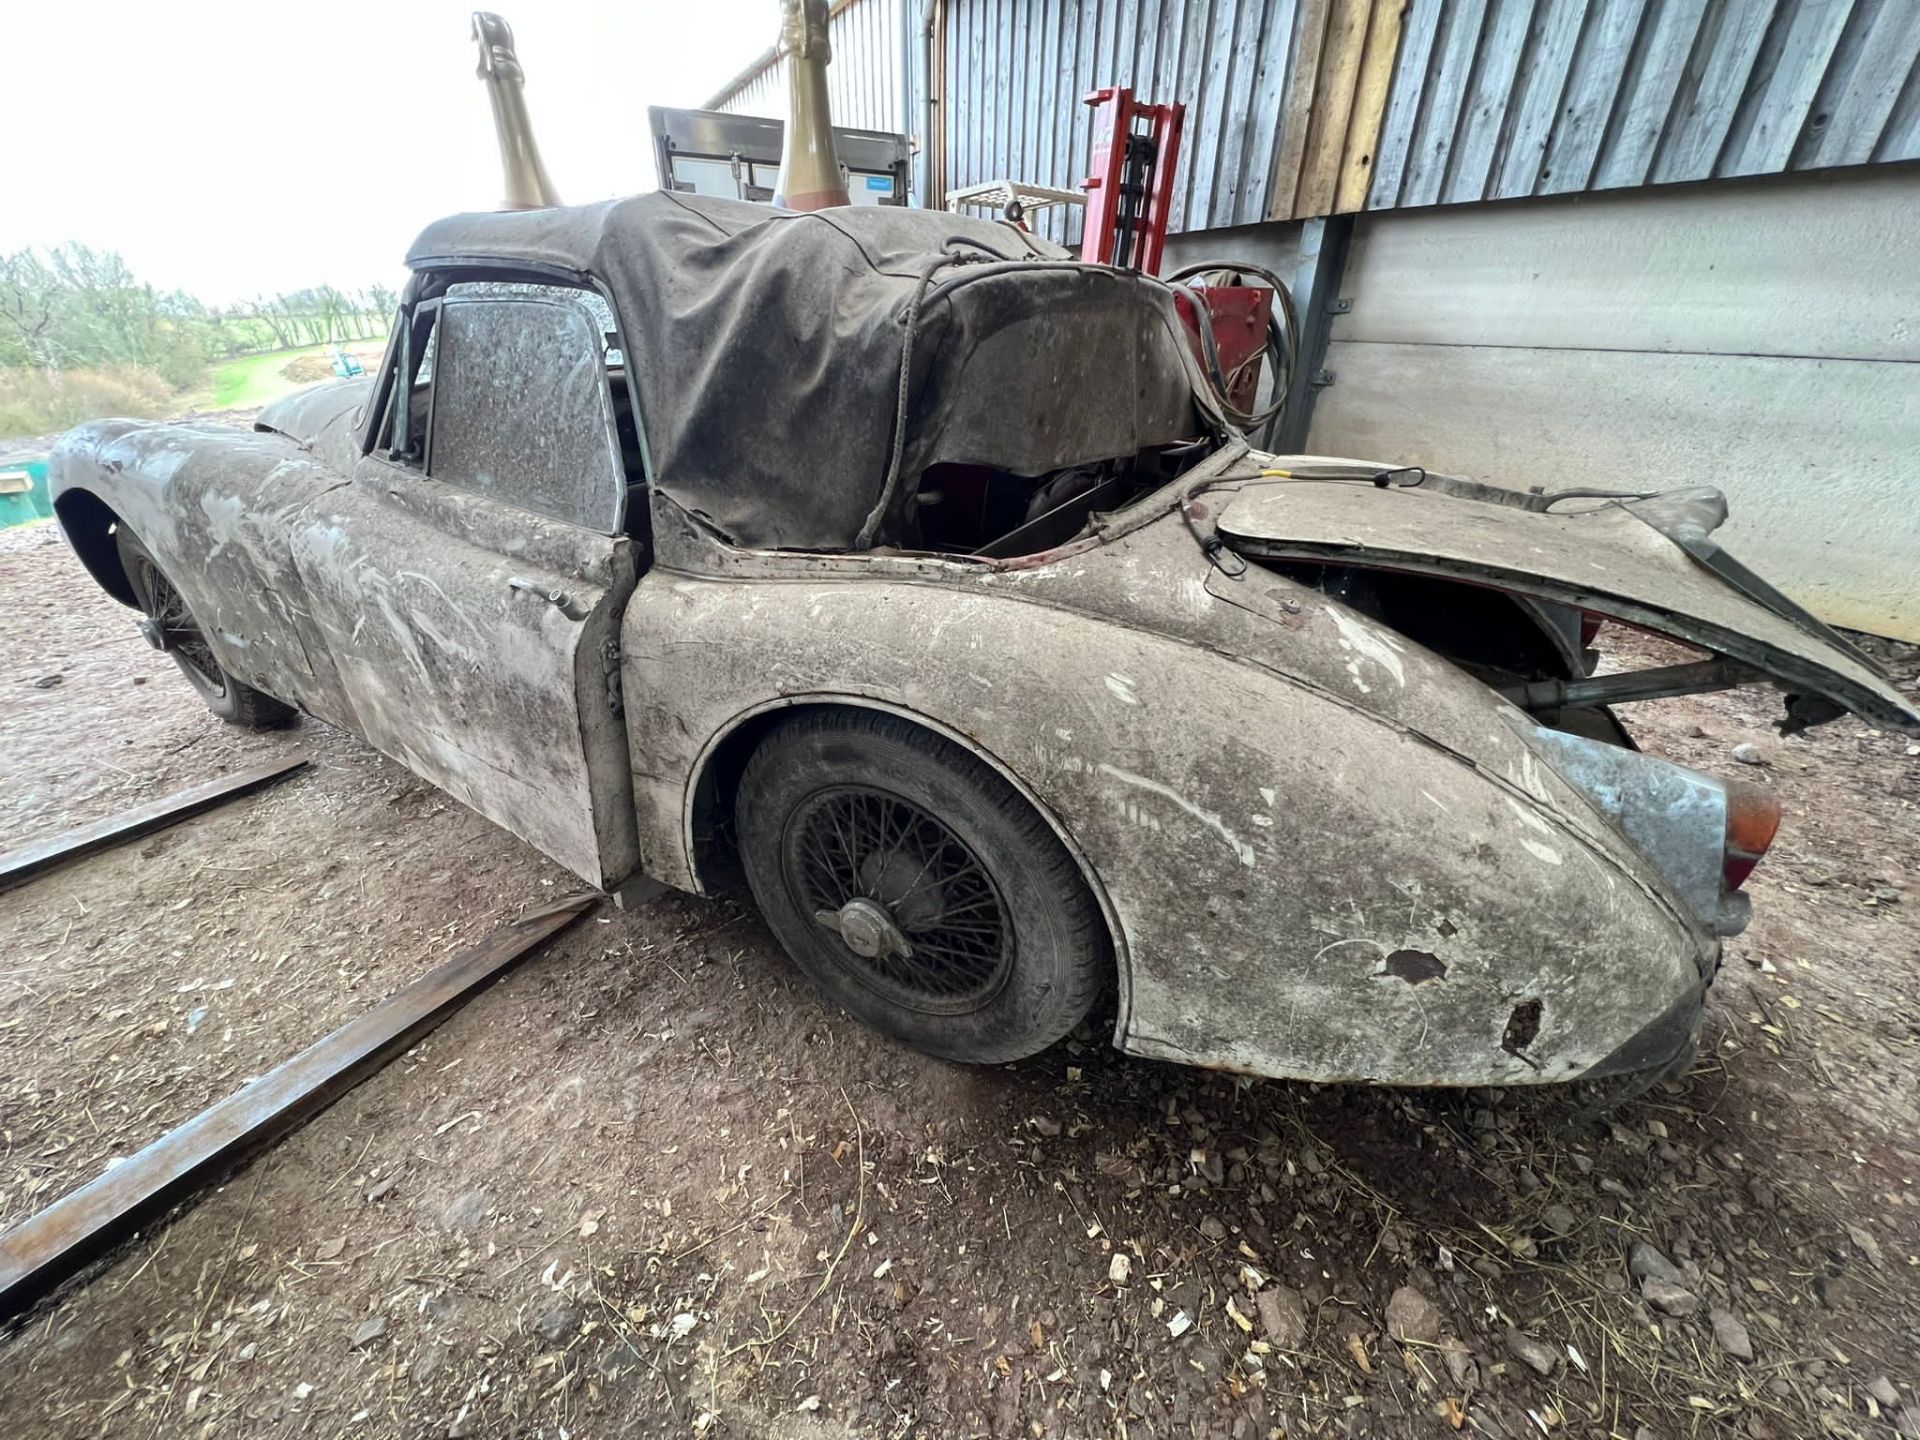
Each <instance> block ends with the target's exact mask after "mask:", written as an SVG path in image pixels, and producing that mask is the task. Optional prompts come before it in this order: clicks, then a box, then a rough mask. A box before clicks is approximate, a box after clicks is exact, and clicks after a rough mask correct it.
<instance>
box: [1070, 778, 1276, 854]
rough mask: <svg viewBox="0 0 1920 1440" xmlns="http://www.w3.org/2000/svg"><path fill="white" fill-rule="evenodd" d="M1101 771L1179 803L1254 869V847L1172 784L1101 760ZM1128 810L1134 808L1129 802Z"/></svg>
mask: <svg viewBox="0 0 1920 1440" xmlns="http://www.w3.org/2000/svg"><path fill="white" fill-rule="evenodd" d="M1100 773H1101V774H1102V775H1106V776H1110V777H1111V778H1113V779H1115V780H1118V781H1119V782H1120V783H1121V784H1122V785H1131V786H1133V787H1134V788H1135V789H1138V790H1145V791H1146V792H1147V793H1148V794H1150V795H1158V796H1160V797H1161V798H1162V799H1163V800H1171V801H1172V802H1173V803H1174V804H1175V805H1178V806H1179V807H1180V808H1181V809H1182V810H1184V811H1186V812H1187V814H1189V815H1191V816H1192V817H1193V818H1194V819H1196V820H1198V821H1199V822H1200V823H1201V824H1202V825H1204V826H1206V827H1207V828H1208V829H1209V830H1211V831H1213V832H1214V833H1215V834H1217V835H1218V836H1219V837H1220V838H1221V839H1222V840H1224V841H1226V842H1227V844H1228V845H1229V846H1230V847H1231V848H1232V850H1233V853H1234V857H1235V858H1236V859H1237V860H1239V862H1240V863H1241V864H1242V865H1245V866H1246V867H1247V868H1248V869H1252V868H1253V861H1254V852H1253V846H1251V845H1249V844H1248V843H1247V842H1246V841H1244V840H1242V839H1241V838H1240V837H1239V836H1238V835H1236V834H1234V833H1233V831H1231V830H1229V829H1228V828H1227V822H1226V821H1224V820H1222V819H1221V818H1220V817H1219V816H1218V815H1216V814H1214V812H1213V811H1211V810H1206V809H1202V808H1201V807H1200V806H1198V805H1196V804H1194V803H1193V801H1191V800H1189V799H1188V798H1187V797H1186V796H1184V795H1182V794H1181V793H1180V792H1179V791H1178V790H1175V789H1174V788H1173V787H1172V786H1171V785H1165V784H1162V783H1161V782H1160V781H1158V780H1152V779H1149V778H1148V777H1147V776H1145V775H1135V774H1134V773H1133V772H1132V771H1131V770H1122V769H1120V768H1119V767H1118V766H1116V765H1109V764H1107V763H1106V762H1105V761H1104V760H1103V761H1101V762H1100ZM1128 809H1129V811H1131V810H1132V809H1133V807H1132V806H1131V805H1129V806H1128ZM1152 828H1153V829H1156V830H1157V829H1159V828H1160V827H1159V824H1158V823H1157V822H1156V823H1154V824H1153V826H1152Z"/></svg>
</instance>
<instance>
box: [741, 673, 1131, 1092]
mask: <svg viewBox="0 0 1920 1440" xmlns="http://www.w3.org/2000/svg"><path fill="white" fill-rule="evenodd" d="M735 820H736V829H737V833H738V835H739V837H740V857H741V863H742V865H743V867H744V868H745V870H746V873H747V881H748V883H749V884H750V885H751V886H752V887H753V894H754V899H755V900H756V901H757V902H758V904H759V906H760V912H761V913H762V914H763V915H764V916H766V919H767V924H768V925H769V926H771V927H772V929H773V932H774V934H775V935H776V936H777V937H779V940H780V943H781V944H782V945H784V946H785V947H786V950H787V953H788V954H789V955H791V956H792V957H793V959H794V962H795V963H796V964H798V965H799V966H800V968H801V969H802V970H804V971H806V972H807V974H808V975H810V976H811V977H812V978H813V980H814V982H815V983H816V984H817V985H819V987H820V988H821V989H822V990H824V991H825V992H826V993H827V995H828V996H829V997H830V998H831V999H833V1000H834V1001H836V1002H837V1003H838V1004H840V1005H841V1006H843V1007H844V1008H845V1009H847V1010H848V1011H850V1012H851V1013H852V1014H853V1015H854V1016H855V1017H856V1018H857V1019H859V1020H861V1021H862V1022H864V1023H865V1024H867V1025H869V1026H871V1027H872V1028H873V1029H875V1030H878V1031H880V1032H881V1033H882V1034H884V1035H889V1036H891V1037H893V1038H894V1039H896V1040H900V1041H903V1042H905V1043H906V1044H908V1045H911V1046H912V1047H913V1048H914V1049H916V1050H921V1051H924V1052H926V1053H927V1054H929V1055H937V1056H940V1057H942V1058H943V1059H948V1060H965V1061H971V1062H973V1063H976V1064H995V1063H999V1062H1001V1061H1006V1060H1017V1059H1020V1058H1021V1057H1022V1056H1026V1055H1032V1054H1035V1053H1037V1052H1038V1051H1041V1050H1044V1049H1046V1047H1047V1046H1049V1045H1051V1044H1053V1042H1054V1041H1056V1040H1058V1039H1060V1038H1061V1037H1062V1036H1063V1035H1065V1034H1066V1033H1067V1032H1068V1031H1069V1030H1071V1029H1072V1028H1073V1026H1074V1025H1075V1024H1076V1023H1077V1022H1078V1021H1079V1020H1080V1019H1081V1017H1082V1016H1084V1015H1085V1014H1086V1013H1087V1011H1088V1009H1089V1008H1090V1007H1091V1006H1092V1004H1093V1002H1094V1000H1095V999H1096V998H1098V996H1099V994H1100V992H1101V990H1102V989H1103V988H1104V987H1105V985H1106V982H1107V977H1108V975H1109V974H1110V973H1111V970H1112V964H1113V962H1112V953H1111V949H1110V946H1109V944H1108V940H1107V933H1106V927H1105V925H1104V924H1103V923H1102V921H1101V918H1100V912H1099V908H1098V906H1096V905H1095V903H1094V900H1093V897H1092V895H1091V894H1089V893H1088V891H1087V887H1086V884H1085V882H1084V881H1083V880H1082V878H1081V876H1080V872H1079V870H1078V869H1077V868H1076V866H1075V865H1074V862H1073V859H1072V857H1071V856H1070V855H1068V853H1067V851H1066V847H1065V846H1063V845H1062V844H1061V843H1060V840H1059V838H1058V837H1057V836H1056V835H1055V834H1054V833H1053V832H1052V831H1051V830H1050V829H1048V828H1047V825H1046V823H1045V822H1044V821H1042V820H1041V819H1040V817H1039V816H1038V815H1036V814H1035V813H1034V812H1033V809H1032V807H1031V806H1029V805H1028V804H1027V802H1026V801H1025V800H1024V799H1023V798H1022V797H1021V796H1020V794H1019V793H1018V792H1017V791H1015V790H1014V789H1013V787H1012V786H1010V785H1009V784H1007V782H1006V781H1005V780H1003V779H1002V778H1001V777H1000V776H999V775H997V774H995V773H994V772H993V771H992V770H991V769H990V768H988V767H987V766H986V765H984V764H982V763H981V762H980V761H978V760H976V759H975V758H974V757H973V756H971V755H968V754H967V753H966V752H964V751H963V750H961V749H959V748H958V747H956V746H954V745H951V744H948V743H947V742H946V741H944V740H941V739H940V738H938V737H937V736H933V735H929V734H928V733H927V732H926V731H924V730H921V729H919V728H918V727H916V726H914V725H911V724H908V723H907V722H905V721H903V720H900V719H898V718H896V717H894V716H891V715H883V714H871V713H863V712H855V711H827V712H821V713H818V714H807V715H802V716H799V717H796V718H795V719H793V720H790V721H788V722H786V723H785V724H783V725H781V726H780V727H779V728H778V729H777V730H775V731H774V732H773V733H772V734H770V735H769V736H767V738H766V739H765V740H763V741H762V742H761V744H760V746H759V748H758V749H757V750H755V751H754V753H753V756H752V758H751V759H750V760H749V761H748V762H747V767H746V771H745V773H744V774H743V775H742V776H741V781H740V789H739V794H738V798H737V800H736V804H735Z"/></svg>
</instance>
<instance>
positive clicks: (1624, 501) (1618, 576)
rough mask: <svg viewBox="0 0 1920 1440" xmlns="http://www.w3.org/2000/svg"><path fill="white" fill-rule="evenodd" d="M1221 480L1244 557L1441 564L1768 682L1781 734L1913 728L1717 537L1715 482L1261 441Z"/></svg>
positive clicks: (1868, 675)
mask: <svg viewBox="0 0 1920 1440" xmlns="http://www.w3.org/2000/svg"><path fill="white" fill-rule="evenodd" d="M1250 468H1251V469H1254V470H1257V472H1258V476H1257V478H1256V477H1255V476H1252V475H1249V473H1248V472H1249V469H1250ZM1222 480H1223V482H1224V483H1223V485H1222V487H1221V488H1228V487H1232V486H1234V485H1235V483H1236V481H1238V482H1240V483H1239V485H1238V488H1237V491H1236V493H1234V494H1233V495H1232V497H1231V499H1228V500H1227V502H1226V503H1225V504H1224V505H1223V506H1220V507H1219V508H1218V509H1217V511H1216V513H1217V515H1218V520H1217V525H1218V530H1219V534H1220V537H1221V539H1222V540H1224V541H1225V542H1226V543H1227V544H1228V545H1230V546H1232V548H1233V549H1235V550H1237V551H1239V552H1241V553H1242V554H1244V555H1248V556H1257V557H1261V558H1266V559H1276V560H1291V561H1305V562H1318V563H1322V564H1335V565H1347V566H1361V567H1365V568H1370V569H1379V570H1393V571H1403V572H1407V573H1411V574H1419V575H1432V576H1440V577H1446V578H1451V579H1456V580H1461V581H1466V582H1468V583H1471V584H1480V585H1488V586H1493V587H1495V588H1497V589H1500V590H1505V591H1509V592H1512V593H1514V594H1518V595H1528V596H1533V597H1535V598H1538V599H1541V600H1549V601H1554V602H1557V603H1559V604H1562V605H1569V606H1572V607H1574V608H1576V609H1579V610H1584V611H1587V612H1588V613H1590V614H1593V615H1601V616H1605V617H1607V618H1608V619H1612V620H1619V621H1622V622H1624V623H1626V624H1628V625H1633V626H1637V627H1639V628H1641V629H1643V630H1649V631H1653V632H1654V633H1656V634H1660V635H1665V636H1668V637H1670V638H1672V639H1675V640H1679V641H1682V642H1684V643H1686V644H1689V645H1694V646H1698V647H1699V648H1701V649H1703V650H1707V651H1711V652H1712V653H1713V654H1715V655H1718V656H1722V657H1725V658H1726V659H1727V660H1730V661H1732V662H1734V664H1735V665H1736V666H1738V667H1740V668H1741V669H1744V670H1746V671H1750V672H1754V674H1755V677H1756V678H1769V679H1771V680H1773V681H1774V682H1775V683H1776V684H1778V685H1779V686H1780V687H1781V689H1783V690H1784V691H1785V692H1786V695H1787V718H1786V720H1785V721H1784V722H1783V723H1782V727H1781V728H1782V729H1783V730H1786V731H1792V730H1796V729H1801V728H1804V727H1805V726H1807V725H1812V724H1818V723H1820V722H1821V721H1823V720H1828V719H1833V718H1835V717H1836V716H1837V715H1838V714H1840V713H1842V712H1847V711H1850V712H1852V713H1853V714H1855V715H1858V716H1859V717H1860V718H1861V719H1863V720H1866V721H1869V722H1871V723H1873V724H1876V725H1885V726H1890V727H1895V728H1899V729H1904V730H1916V729H1920V711H1916V710H1915V708H1914V702H1913V700H1912V698H1911V697H1908V696H1905V695H1903V694H1901V693H1900V691H1898V690H1896V689H1895V688H1894V686H1893V684H1892V683H1891V681H1890V679H1889V677H1888V675H1887V673H1886V671H1885V670H1883V669H1882V668H1881V667H1880V665H1879V664H1878V663H1877V662H1875V661H1874V660H1873V659H1872V657H1870V656H1868V655H1867V654H1865V653H1864V652H1863V651H1861V650H1860V649H1859V648H1858V647H1856V646H1855V645H1853V644H1852V643H1850V642H1849V641H1848V640H1847V639H1846V638H1845V637H1843V636H1841V635H1839V634H1837V633H1836V632H1835V631H1833V630H1831V629H1829V628H1828V627H1827V626H1825V625H1823V624H1821V622H1820V621H1819V620H1817V619H1815V618H1814V617H1813V616H1812V615H1810V614H1808V613H1807V612H1806V611H1805V610H1803V609H1802V608H1801V607H1800V606H1798V605H1796V604H1795V603H1794V602H1793V601H1792V600H1790V599H1788V598H1787V597H1786V596H1785V595H1782V594H1781V593H1780V592H1779V591H1778V590H1776V589H1774V588H1773V587H1772V586H1771V585H1769V584H1767V582H1766V581H1764V580H1762V579H1761V578H1760V577H1759V576H1757V575H1755V574H1754V573H1753V572H1752V571H1751V570H1749V569H1748V568H1747V567H1746V566H1745V565H1742V564H1741V563H1740V562H1739V561H1738V560H1736V559H1735V558H1734V557H1733V556H1731V555H1729V554H1728V553H1727V552H1726V551H1725V550H1724V549H1722V548H1721V547H1720V546H1719V545H1718V544H1716V543H1715V541H1714V540H1713V539H1712V533H1713V531H1714V530H1716V529H1718V528H1719V526H1720V525H1721V524H1722V523H1723V522H1724V521H1725V520H1726V518H1727V502H1726V497H1725V496H1724V495H1722V494H1721V493H1720V492H1719V491H1718V490H1716V489H1713V488H1711V487H1709V486H1694V487H1689V488H1686V489H1680V490H1669V491H1665V492H1663V493H1657V494H1610V493H1606V492H1597V491H1593V490H1568V491H1561V492H1558V493H1552V492H1541V491H1519V490H1511V489H1507V488H1505V487H1502V486H1495V485H1487V484H1483V483H1480V482H1477V481H1472V480H1462V479H1457V478H1454V477H1450V476H1444V475H1430V474H1427V473H1426V472H1424V471H1422V470H1419V469H1418V468H1384V467H1382V466H1380V465H1377V464H1372V463H1368V462H1362V461H1353V460H1331V459H1322V458H1319V457H1305V456H1299V457H1278V458H1276V457H1272V456H1261V455H1259V454H1257V453H1256V454H1252V455H1249V456H1248V457H1247V458H1246V460H1245V461H1243V462H1242V464H1241V465H1239V466H1236V467H1235V469H1234V471H1233V472H1232V473H1231V474H1230V476H1223V477H1222ZM1215 498H1216V504H1218V500H1219V499H1220V498H1224V497H1220V496H1219V494H1218V491H1216V492H1215ZM1741 678H1744V677H1741Z"/></svg>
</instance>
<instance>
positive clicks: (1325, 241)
mask: <svg viewBox="0 0 1920 1440" xmlns="http://www.w3.org/2000/svg"><path fill="white" fill-rule="evenodd" d="M1354 218H1355V217H1354V216H1352V215H1327V216H1322V217H1319V218H1316V219H1312V220H1306V221H1302V222H1301V226H1300V262H1299V265H1298V266H1297V267H1296V269H1295V270H1294V277H1293V304H1294V308H1295V309H1296V310H1297V311H1298V312H1299V315H1300V351H1299V354H1298V355H1297V356H1296V357H1295V358H1294V362H1293V384H1292V385H1291V386H1290V387H1289V388H1288V391H1287V408H1286V409H1285V410H1284V411H1282V412H1281V414H1280V415H1279V416H1278V417H1277V419H1276V420H1275V422H1274V423H1273V424H1270V425H1268V427H1267V434H1266V435H1265V437H1263V438H1262V440H1261V444H1262V445H1263V446H1264V447H1265V448H1266V449H1268V450H1272V451H1274V452H1276V453H1278V454H1281V455H1297V454H1302V453H1304V452H1305V451H1306V450H1307V448H1308V446H1307V432H1308V431H1309V430H1310V429H1312V427H1313V402H1314V399H1315V397H1317V396H1318V395H1319V393H1320V392H1321V391H1322V390H1324V389H1325V388H1326V387H1327V386H1328V385H1331V384H1333V383H1334V377H1333V375H1331V374H1330V373H1329V372H1328V370H1327V344H1328V342H1329V341H1330V340H1331V339H1332V338H1333V317H1334V316H1335V315H1336V314H1338V313H1340V312H1339V311H1338V309H1337V308H1336V307H1337V306H1338V305H1339V304H1340V303H1341V302H1340V286H1341V283H1342V282H1343V281H1344V280H1345V278H1346V273H1347V250H1348V248H1349V247H1350V246H1351V245H1352V243H1353V224H1354Z"/></svg>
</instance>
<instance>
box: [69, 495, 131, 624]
mask: <svg viewBox="0 0 1920 1440" xmlns="http://www.w3.org/2000/svg"><path fill="white" fill-rule="evenodd" d="M53 513H54V515H55V517H56V518H57V519H58V520H59V522H60V529H61V532H62V533H63V534H64V535H65V536H66V537H67V543H68V544H69V545H71V546H72V547H73V553H74V554H76V555H78V556H79V557H80V563H81V564H82V565H85V566H86V567H87V573H88V574H89V575H91V576H93V578H94V580H95V581H96V582H97V583H98V584H99V586H100V588H101V589H102V590H105V591H106V592H107V593H108V594H109V595H111V596H112V597H113V598H114V599H116V600H118V601H119V602H120V603H121V604H122V605H133V606H137V605H138V604H139V603H140V602H139V599H138V598H137V597H136V596H135V595H134V593H133V582H132V580H130V579H129V578H128V576H127V570H126V566H124V565H122V564H121V563H120V548H119V546H118V545H116V544H115V543H114V538H113V531H114V527H115V526H117V525H120V524H123V523H124V522H123V521H122V520H121V519H120V517H119V515H117V514H116V513H115V512H114V510H113V508H112V507H111V506H110V505H108V504H107V502H106V501H104V500H102V499H101V498H100V497H99V496H98V495H96V494H94V493H93V492H92V491H91V490H78V489H75V490H63V491H61V492H60V494H58V495H56V496H55V497H54V501H53Z"/></svg>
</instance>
